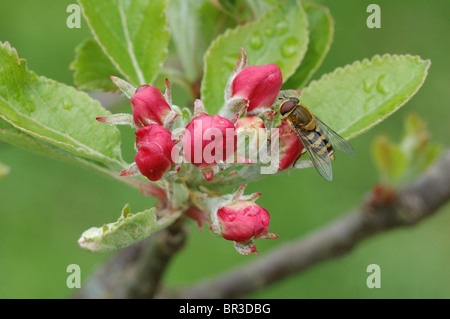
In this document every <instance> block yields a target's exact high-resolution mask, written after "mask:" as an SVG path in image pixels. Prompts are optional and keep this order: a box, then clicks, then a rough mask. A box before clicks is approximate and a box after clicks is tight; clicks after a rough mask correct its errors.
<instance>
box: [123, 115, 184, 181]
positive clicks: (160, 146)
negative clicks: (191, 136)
mask: <svg viewBox="0 0 450 319" xmlns="http://www.w3.org/2000/svg"><path fill="white" fill-rule="evenodd" d="M136 146H137V147H138V152H137V154H136V156H135V157H134V160H135V162H136V166H137V168H138V170H139V172H140V173H141V174H142V175H144V176H146V177H147V178H148V179H149V180H151V181H157V180H159V179H161V177H162V176H163V175H164V173H166V172H167V171H168V170H169V169H170V168H171V167H172V166H173V164H174V163H175V161H176V160H177V159H176V158H174V155H173V154H178V151H176V152H173V149H174V148H176V146H175V143H174V142H173V141H172V135H171V133H170V131H169V130H167V129H166V128H164V127H162V126H159V125H157V124H151V125H146V126H144V127H142V128H140V129H138V130H136ZM175 157H176V156H175ZM122 175H126V174H125V173H124V174H122Z"/></svg>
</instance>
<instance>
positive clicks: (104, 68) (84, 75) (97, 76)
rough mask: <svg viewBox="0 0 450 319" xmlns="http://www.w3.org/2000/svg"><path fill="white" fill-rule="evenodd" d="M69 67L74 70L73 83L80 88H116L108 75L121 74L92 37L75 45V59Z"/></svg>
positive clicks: (107, 89) (109, 89) (106, 89)
mask: <svg viewBox="0 0 450 319" xmlns="http://www.w3.org/2000/svg"><path fill="white" fill-rule="evenodd" d="M70 69H71V70H73V71H75V72H74V83H75V85H76V86H77V87H78V88H80V89H82V90H100V89H101V90H105V91H114V90H117V87H116V86H115V85H114V83H112V81H111V79H110V78H109V77H110V76H111V75H114V76H123V75H122V74H121V73H120V72H119V71H117V69H116V67H115V66H114V65H113V64H112V63H111V61H110V60H109V59H108V57H107V56H106V55H105V53H103V51H102V48H101V47H100V46H99V45H98V43H97V42H96V41H95V40H93V39H89V40H86V41H85V42H83V43H82V44H80V45H79V46H78V47H77V49H76V53H75V61H73V62H72V64H71V65H70Z"/></svg>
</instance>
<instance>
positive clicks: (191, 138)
mask: <svg viewBox="0 0 450 319" xmlns="http://www.w3.org/2000/svg"><path fill="white" fill-rule="evenodd" d="M236 139H237V138H236V132H235V129H234V125H233V123H231V121H230V120H228V119H226V118H223V117H221V116H219V115H217V114H216V115H214V116H211V115H208V114H201V115H199V116H197V117H195V118H194V119H192V121H191V122H190V123H189V124H188V125H187V126H186V130H185V134H184V137H183V147H184V148H183V154H184V158H185V159H186V161H188V162H190V163H192V164H194V165H195V166H197V167H199V168H208V167H211V166H214V165H217V163H219V162H223V161H225V160H226V159H227V158H229V157H230V156H232V155H233V154H234V153H235V152H236ZM204 176H205V178H206V179H207V180H211V179H212V178H213V174H212V173H211V170H208V173H207V174H204Z"/></svg>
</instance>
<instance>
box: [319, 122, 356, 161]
mask: <svg viewBox="0 0 450 319" xmlns="http://www.w3.org/2000/svg"><path fill="white" fill-rule="evenodd" d="M315 119H316V122H317V124H318V125H319V126H320V127H321V128H322V130H323V131H324V132H325V135H326V137H327V138H328V139H329V140H330V142H331V145H332V146H333V148H335V149H337V150H339V151H341V152H344V153H347V154H349V155H352V156H353V155H355V151H354V150H353V147H352V146H351V145H350V144H349V143H348V142H347V141H346V140H345V139H344V138H343V137H342V136H340V135H339V134H338V133H336V132H335V131H334V130H333V129H332V128H331V127H329V126H328V125H326V124H325V123H324V122H322V121H321V120H320V119H319V118H318V117H317V116H315Z"/></svg>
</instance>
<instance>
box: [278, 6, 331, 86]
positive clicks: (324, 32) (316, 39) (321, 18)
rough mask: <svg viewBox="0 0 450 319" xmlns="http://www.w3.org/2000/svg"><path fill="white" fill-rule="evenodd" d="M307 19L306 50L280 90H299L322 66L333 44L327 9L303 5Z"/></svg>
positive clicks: (329, 16)
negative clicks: (307, 39)
mask: <svg viewBox="0 0 450 319" xmlns="http://www.w3.org/2000/svg"><path fill="white" fill-rule="evenodd" d="M303 8H304V9H305V12H306V16H307V18H308V29H309V42H308V50H307V51H306V54H305V57H304V58H303V60H302V63H301V64H300V66H299V67H298V68H297V70H296V71H295V73H294V74H292V75H291V76H290V77H289V79H288V80H287V81H286V82H285V83H284V84H283V87H282V89H283V90H287V89H300V88H301V87H303V86H304V85H305V84H306V83H307V82H308V80H309V79H310V78H311V76H312V75H313V74H314V72H315V71H316V70H317V69H318V68H319V66H320V65H321V64H322V61H323V59H324V58H325V56H326V55H327V53H328V50H329V49H330V46H331V42H333V34H334V20H333V17H332V16H331V14H330V11H329V10H328V8H326V7H323V6H321V5H318V4H315V3H305V4H303Z"/></svg>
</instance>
